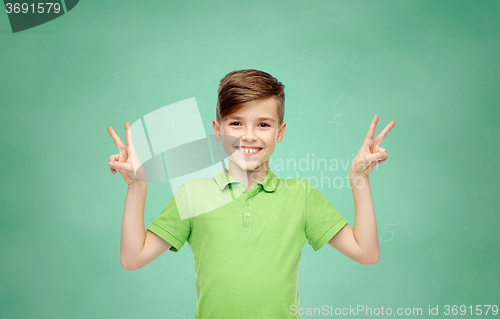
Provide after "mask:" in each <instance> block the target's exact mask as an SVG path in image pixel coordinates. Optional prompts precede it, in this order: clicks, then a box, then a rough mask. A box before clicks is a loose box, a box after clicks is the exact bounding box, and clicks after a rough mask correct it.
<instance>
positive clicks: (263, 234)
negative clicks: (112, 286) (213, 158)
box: [108, 69, 395, 319]
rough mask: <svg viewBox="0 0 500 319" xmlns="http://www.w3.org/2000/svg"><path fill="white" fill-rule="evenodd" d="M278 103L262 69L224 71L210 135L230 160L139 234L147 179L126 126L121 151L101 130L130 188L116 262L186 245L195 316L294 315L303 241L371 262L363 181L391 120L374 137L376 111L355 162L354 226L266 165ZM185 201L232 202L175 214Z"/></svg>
mask: <svg viewBox="0 0 500 319" xmlns="http://www.w3.org/2000/svg"><path fill="white" fill-rule="evenodd" d="M284 99H285V94H284V86H283V85H282V84H281V83H280V82H278V81H277V79H276V78H274V77H272V76H271V75H270V74H268V73H265V72H262V71H258V70H253V69H249V70H241V71H234V72H230V73H228V74H227V75H226V76H225V77H224V78H223V79H222V80H221V83H220V86H219V96H218V103H217V115H216V116H217V119H214V120H213V129H214V133H215V135H216V136H217V140H218V141H220V142H222V143H223V147H224V150H225V152H226V153H227V155H228V166H229V168H228V169H226V168H224V169H223V170H222V171H221V172H220V173H219V174H217V175H216V176H214V177H213V178H196V179H193V180H190V181H188V182H186V183H184V184H183V185H182V186H181V188H180V189H179V191H178V192H177V193H176V194H175V196H174V197H172V199H171V200H170V202H169V203H168V205H167V206H166V207H165V209H163V211H162V212H161V213H160V215H159V216H158V217H157V218H156V219H155V220H154V221H153V222H152V223H151V224H150V225H149V226H148V228H147V230H146V231H144V204H145V200H146V191H147V183H146V182H145V181H143V180H141V179H139V178H138V177H137V175H136V172H138V171H137V165H135V166H134V165H133V162H134V161H137V155H136V152H135V149H134V145H133V140H132V135H131V131H130V124H129V123H128V122H126V123H125V130H126V137H127V144H126V145H123V143H122V142H121V140H120V139H119V137H118V136H117V135H116V134H115V132H114V131H113V129H112V128H111V127H109V128H108V131H109V133H110V134H111V136H112V137H113V139H114V141H115V143H116V145H117V146H118V147H119V149H120V153H119V154H116V155H112V156H111V157H110V160H109V166H110V167H111V171H112V172H113V174H115V173H116V170H119V171H120V173H121V174H122V176H123V178H124V179H125V181H126V182H127V183H128V191H127V198H126V202H125V210H124V215H123V225H122V233H121V249H120V259H121V263H122V266H123V268H124V269H126V270H137V269H140V268H142V267H144V266H146V265H147V264H149V263H150V262H151V261H153V260H154V259H156V258H157V257H158V256H160V255H161V254H163V253H164V252H165V251H166V250H169V249H170V250H172V251H174V252H176V251H179V249H180V248H181V246H182V245H183V244H184V243H185V242H186V241H187V242H188V243H189V246H190V247H191V250H192V252H193V257H194V267H195V273H196V289H197V296H198V298H197V302H196V309H195V318H198V319H211V318H238V319H244V318H252V319H254V318H259V319H266V318H273V319H277V318H300V315H298V314H297V311H296V310H294V309H297V308H298V307H299V295H298V268H299V261H300V255H301V252H302V248H303V246H304V244H305V242H306V241H309V244H310V245H311V246H312V247H313V249H314V250H318V249H320V248H321V247H322V246H324V244H326V243H328V244H329V245H330V246H332V247H333V248H335V249H337V250H338V251H340V252H341V253H342V254H344V255H346V256H347V257H349V258H351V259H353V260H355V261H357V262H359V263H361V264H365V265H373V264H375V263H376V262H377V261H378V258H379V244H378V235H377V225H376V220H375V213H374V208H373V203H372V198H371V191H370V185H369V181H368V176H369V174H370V172H371V171H372V170H373V168H374V167H375V166H376V165H377V164H380V163H383V162H384V161H385V160H387V152H386V150H385V149H383V148H381V147H380V146H379V144H380V142H381V141H382V140H383V138H384V137H385V135H386V134H387V133H388V132H389V131H390V129H391V128H392V127H393V126H394V125H395V122H391V123H390V124H389V125H388V126H387V127H386V128H385V129H384V130H383V131H382V132H381V133H380V134H379V135H378V136H377V137H376V138H374V137H373V136H374V133H375V127H376V124H377V121H378V116H377V115H376V116H375V117H374V118H373V121H372V123H371V126H370V129H369V131H368V134H367V136H366V138H365V141H364V142H363V145H362V147H361V149H360V151H359V152H358V154H357V155H356V157H355V158H354V160H353V165H352V167H351V170H350V179H351V184H352V192H353V197H354V204H355V222H354V228H353V227H351V226H350V225H349V224H348V223H347V221H346V220H345V219H344V217H343V216H342V215H341V214H340V213H339V212H338V211H337V210H335V208H334V207H333V206H332V205H331V204H330V203H329V202H328V200H326V198H325V197H324V196H323V195H322V194H321V193H320V192H319V190H318V189H316V188H315V187H314V186H313V185H311V184H310V183H309V182H307V181H306V180H304V179H301V178H295V179H288V180H284V179H281V178H279V177H277V176H276V175H275V174H274V173H273V172H272V171H271V170H270V169H269V157H270V156H271V154H272V153H273V152H274V149H275V146H276V143H280V142H281V141H282V139H283V136H284V134H285V127H286V122H285V121H283V118H284ZM134 167H136V169H134ZM199 189H203V191H197V192H195V196H193V194H192V193H193V191H192V190H199ZM190 190H191V193H190ZM229 196H231V197H229ZM189 197H190V198H195V200H188V203H187V205H184V204H186V203H183V205H184V206H183V207H196V205H195V203H197V202H200V201H205V200H208V199H213V198H231V200H229V201H227V202H226V203H225V204H224V205H220V206H219V207H216V208H214V209H211V210H209V211H207V212H203V214H199V212H198V213H197V212H189V213H191V214H192V215H194V217H191V218H182V216H181V215H182V214H181V212H180V210H181V209H180V208H179V207H180V206H181V205H180V203H181V201H184V200H186V198H189ZM176 202H178V203H176ZM189 202H191V203H192V205H191V206H190V205H189ZM178 206H179V207H178ZM188 209H191V208H188ZM193 213H194V214H193Z"/></svg>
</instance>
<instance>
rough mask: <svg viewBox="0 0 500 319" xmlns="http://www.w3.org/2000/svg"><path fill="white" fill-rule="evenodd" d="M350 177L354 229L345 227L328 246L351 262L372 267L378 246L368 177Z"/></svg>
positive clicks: (348, 226) (377, 254)
mask: <svg viewBox="0 0 500 319" xmlns="http://www.w3.org/2000/svg"><path fill="white" fill-rule="evenodd" d="M352 176H353V175H351V185H352V195H353V198H354V228H353V227H351V226H350V225H349V224H347V225H345V226H344V227H343V228H342V229H341V230H340V231H339V232H338V233H337V234H336V235H335V236H333V238H332V239H331V240H330V241H329V242H328V244H329V245H330V246H332V247H333V248H335V249H337V250H338V251H340V252H341V253H342V254H344V255H345V256H347V257H349V258H351V259H352V260H355V261H357V262H359V263H361V264H363V265H373V264H376V263H377V261H378V258H379V244H378V233H377V221H376V218H375V211H374V208H373V201H372V195H371V190H370V183H369V181H368V177H361V176H359V177H357V178H353V177H352Z"/></svg>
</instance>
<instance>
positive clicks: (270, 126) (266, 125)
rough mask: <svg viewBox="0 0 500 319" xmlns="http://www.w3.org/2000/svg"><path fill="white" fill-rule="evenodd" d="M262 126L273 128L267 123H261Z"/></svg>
mask: <svg viewBox="0 0 500 319" xmlns="http://www.w3.org/2000/svg"><path fill="white" fill-rule="evenodd" d="M260 124H264V125H265V126H267V127H271V126H270V125H269V124H267V123H260Z"/></svg>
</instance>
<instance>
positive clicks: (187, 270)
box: [175, 254, 194, 285]
mask: <svg viewBox="0 0 500 319" xmlns="http://www.w3.org/2000/svg"><path fill="white" fill-rule="evenodd" d="M185 256H186V259H187V260H188V261H181V260H179V261H178V262H179V264H182V265H183V269H184V275H183V276H182V277H181V278H180V279H179V281H178V282H176V283H175V284H176V285H178V284H180V283H181V281H183V280H184V278H186V276H187V275H190V274H192V273H193V272H194V263H193V259H192V258H190V256H192V255H189V254H188V255H185Z"/></svg>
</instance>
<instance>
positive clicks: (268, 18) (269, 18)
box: [255, 12, 274, 27]
mask: <svg viewBox="0 0 500 319" xmlns="http://www.w3.org/2000/svg"><path fill="white" fill-rule="evenodd" d="M269 20H271V21H272V26H273V27H274V12H273V13H271V15H269V16H268V17H267V19H266V20H264V21H262V22H261V23H259V24H256V25H255V26H256V27H261V26H263V25H264V23H266V22H267V21H269Z"/></svg>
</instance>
